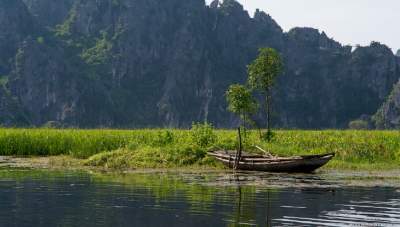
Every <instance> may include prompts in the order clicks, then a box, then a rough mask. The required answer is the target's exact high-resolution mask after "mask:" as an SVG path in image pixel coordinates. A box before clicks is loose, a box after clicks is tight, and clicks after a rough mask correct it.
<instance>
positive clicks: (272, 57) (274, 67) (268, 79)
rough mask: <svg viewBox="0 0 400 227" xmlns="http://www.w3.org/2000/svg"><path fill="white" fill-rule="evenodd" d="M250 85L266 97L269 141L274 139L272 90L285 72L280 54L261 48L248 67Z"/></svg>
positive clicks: (270, 49)
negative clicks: (277, 79) (283, 71)
mask: <svg viewBox="0 0 400 227" xmlns="http://www.w3.org/2000/svg"><path fill="white" fill-rule="evenodd" d="M247 68H248V84H249V86H250V87H251V88H252V89H254V90H259V91H261V92H262V93H263V94H264V96H265V111H266V114H267V129H268V130H267V139H268V140H270V139H271V138H272V130H271V103H272V88H273V86H274V84H275V80H276V78H277V77H278V76H279V74H280V73H281V72H282V70H283V63H282V59H281V57H280V55H279V53H278V52H277V51H276V50H274V49H272V48H261V49H260V50H259V55H258V57H257V58H256V59H255V60H254V61H253V62H252V63H251V64H250V65H248V66H247Z"/></svg>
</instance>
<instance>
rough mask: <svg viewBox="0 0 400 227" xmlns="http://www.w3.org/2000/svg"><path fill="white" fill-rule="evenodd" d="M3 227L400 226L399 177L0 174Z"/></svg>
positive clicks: (1, 171)
mask: <svg viewBox="0 0 400 227" xmlns="http://www.w3.org/2000/svg"><path fill="white" fill-rule="evenodd" d="M0 226H192V227H196V226H400V183H399V178H398V177H396V174H395V175H391V176H373V177H371V176H370V175H369V174H366V173H359V174H349V173H348V174H339V173H325V174H313V175H287V174H265V173H238V174H234V173H231V172H222V173H221V172H199V173H196V172H194V173H193V172H192V173H190V172H186V173H183V172H169V173H162V172H136V173H125V174H123V173H119V174H116V173H114V174H110V173H96V172H72V171H71V172H70V171H48V170H29V169H0Z"/></svg>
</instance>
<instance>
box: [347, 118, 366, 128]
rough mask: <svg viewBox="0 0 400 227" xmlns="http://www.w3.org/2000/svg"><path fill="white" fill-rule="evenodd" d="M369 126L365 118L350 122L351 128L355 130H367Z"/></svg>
mask: <svg viewBox="0 0 400 227" xmlns="http://www.w3.org/2000/svg"><path fill="white" fill-rule="evenodd" d="M368 128H369V124H368V122H367V121H364V120H354V121H351V122H350V123H349V129H354V130H366V129H368Z"/></svg>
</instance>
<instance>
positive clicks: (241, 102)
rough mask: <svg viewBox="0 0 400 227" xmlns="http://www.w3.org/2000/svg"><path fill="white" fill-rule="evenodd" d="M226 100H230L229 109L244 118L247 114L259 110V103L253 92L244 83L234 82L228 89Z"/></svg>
mask: <svg viewBox="0 0 400 227" xmlns="http://www.w3.org/2000/svg"><path fill="white" fill-rule="evenodd" d="M225 95H226V100H227V102H228V110H229V111H231V112H233V113H235V114H238V115H239V116H240V117H241V118H242V119H244V120H246V119H245V118H246V116H247V115H248V114H251V113H255V112H256V111H257V108H258V106H257V103H256V101H255V100H254V98H253V96H252V95H251V92H250V91H249V90H248V89H247V88H246V87H245V86H243V85H239V84H234V85H231V86H230V87H229V89H228V90H227V91H226V94H225Z"/></svg>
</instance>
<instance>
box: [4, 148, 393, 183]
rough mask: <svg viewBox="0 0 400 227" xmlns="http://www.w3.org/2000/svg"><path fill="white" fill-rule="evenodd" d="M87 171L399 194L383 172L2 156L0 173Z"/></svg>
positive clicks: (389, 173)
mask: <svg viewBox="0 0 400 227" xmlns="http://www.w3.org/2000/svg"><path fill="white" fill-rule="evenodd" d="M1 169H3V170H4V169H7V170H18V169H26V170H28V171H29V170H32V171H34V170H43V171H46V170H49V171H84V172H87V173H89V174H104V175H109V176H110V175H111V176H115V177H122V178H124V177H129V175H132V174H171V175H175V176H179V178H182V179H183V180H184V181H185V182H188V183H196V184H203V185H207V186H222V187H225V186H237V185H252V186H261V187H265V186H267V187H272V188H288V187H295V188H340V187H353V186H354V187H395V188H399V190H400V169H398V170H384V171H351V170H336V169H324V168H323V169H321V170H318V171H317V172H316V173H313V174H285V173H264V172H243V171H239V172H234V171H232V170H229V169H206V168H204V169H195V168H179V169H106V168H102V167H89V166H85V165H83V163H82V160H79V159H74V158H71V157H69V156H53V157H24V158H22V157H12V156H0V170H1Z"/></svg>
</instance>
